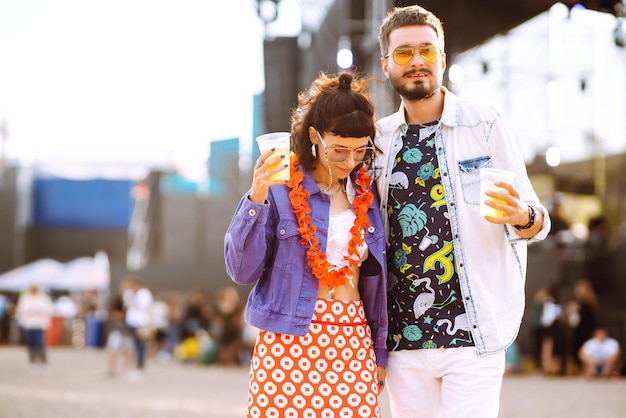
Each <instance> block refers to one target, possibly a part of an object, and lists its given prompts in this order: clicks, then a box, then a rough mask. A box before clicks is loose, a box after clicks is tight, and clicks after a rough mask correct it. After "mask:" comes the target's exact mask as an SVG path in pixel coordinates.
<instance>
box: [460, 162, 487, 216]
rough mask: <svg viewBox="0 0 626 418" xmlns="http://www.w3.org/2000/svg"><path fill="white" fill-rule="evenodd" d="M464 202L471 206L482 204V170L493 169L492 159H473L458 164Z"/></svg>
mask: <svg viewBox="0 0 626 418" xmlns="http://www.w3.org/2000/svg"><path fill="white" fill-rule="evenodd" d="M458 166H459V174H460V178H461V186H462V188H463V200H464V201H465V203H468V204H471V205H478V204H480V169H481V168H487V167H491V157H490V156H488V155H486V156H484V157H478V158H472V159H471V160H464V161H459V162H458Z"/></svg>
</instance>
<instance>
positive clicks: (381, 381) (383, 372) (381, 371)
mask: <svg viewBox="0 0 626 418" xmlns="http://www.w3.org/2000/svg"><path fill="white" fill-rule="evenodd" d="M376 377H377V378H378V394H379V395H380V394H381V393H382V392H383V389H385V379H386V378H387V369H385V368H384V367H382V366H378V368H377V369H376Z"/></svg>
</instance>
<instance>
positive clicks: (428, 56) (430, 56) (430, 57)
mask: <svg viewBox="0 0 626 418" xmlns="http://www.w3.org/2000/svg"><path fill="white" fill-rule="evenodd" d="M418 51H419V54H420V56H421V57H422V58H424V61H427V62H430V63H431V64H433V63H435V62H437V61H439V56H440V54H439V49H438V48H437V47H436V46H435V45H423V46H420V47H418Z"/></svg>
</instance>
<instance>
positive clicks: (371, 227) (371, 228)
mask: <svg viewBox="0 0 626 418" xmlns="http://www.w3.org/2000/svg"><path fill="white" fill-rule="evenodd" d="M374 231H376V228H374V227H373V226H370V227H369V228H367V232H369V233H370V234H373V233H374Z"/></svg>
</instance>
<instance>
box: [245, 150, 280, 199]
mask: <svg viewBox="0 0 626 418" xmlns="http://www.w3.org/2000/svg"><path fill="white" fill-rule="evenodd" d="M273 152H274V150H270V151H266V152H264V153H263V154H261V156H260V157H259V159H258V160H256V164H255V165H254V177H253V178H252V190H251V191H250V197H249V198H250V200H251V201H253V202H254V203H258V204H263V203H265V201H266V200H267V193H268V190H269V188H270V186H274V185H276V184H285V181H284V180H270V176H271V175H272V174H276V173H278V172H279V171H281V170H284V169H285V167H287V164H285V163H281V161H282V160H283V159H285V158H288V157H289V156H288V155H276V156H274V157H271V155H272V154H273ZM270 167H271V168H270Z"/></svg>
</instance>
